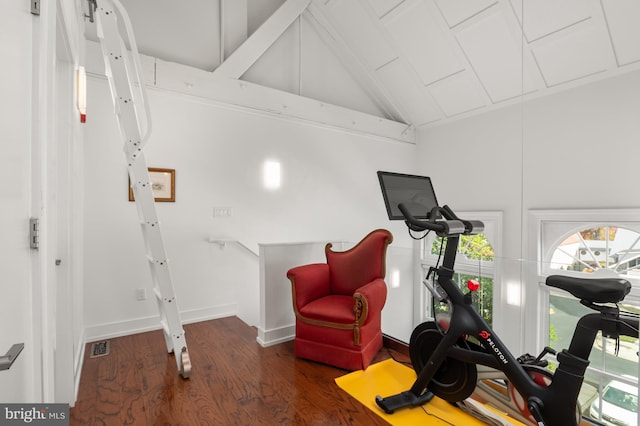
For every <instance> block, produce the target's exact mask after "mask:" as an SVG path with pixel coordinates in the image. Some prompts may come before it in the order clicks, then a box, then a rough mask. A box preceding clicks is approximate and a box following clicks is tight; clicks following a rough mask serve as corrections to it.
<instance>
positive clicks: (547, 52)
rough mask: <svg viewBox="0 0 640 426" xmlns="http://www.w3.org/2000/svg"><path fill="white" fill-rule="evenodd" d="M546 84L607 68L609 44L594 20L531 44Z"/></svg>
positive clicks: (562, 81)
mask: <svg viewBox="0 0 640 426" xmlns="http://www.w3.org/2000/svg"><path fill="white" fill-rule="evenodd" d="M531 49H532V51H533V54H534V55H535V58H536V60H537V62H538V65H539V66H540V70H541V71H542V74H543V76H544V79H545V81H546V83H547V85H548V86H555V85H557V84H560V83H564V82H569V81H572V80H576V79H578V78H581V77H586V76H589V75H592V74H595V73H598V72H602V71H605V70H607V69H608V67H609V63H610V55H611V50H610V44H609V42H608V40H605V39H604V38H603V37H602V34H601V31H600V28H599V27H598V26H597V25H595V23H594V22H593V20H588V21H584V22H583V23H581V24H579V25H574V26H572V27H571V28H568V29H565V30H563V31H562V32H559V33H557V34H554V37H553V39H548V40H547V39H545V40H542V41H541V42H538V43H535V44H532V45H531Z"/></svg>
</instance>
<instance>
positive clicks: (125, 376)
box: [70, 317, 390, 426]
mask: <svg viewBox="0 0 640 426" xmlns="http://www.w3.org/2000/svg"><path fill="white" fill-rule="evenodd" d="M184 329H185V334H186V338H187V342H188V344H189V356H190V359H191V363H192V365H193V367H192V371H191V377H190V378H189V379H183V378H182V377H181V376H180V375H179V374H178V372H177V369H176V364H175V359H174V358H173V354H167V351H166V345H165V343H164V336H163V333H162V331H152V332H148V333H141V334H136V335H132V336H124V337H119V338H115V339H112V340H111V341H110V342H111V354H109V355H107V356H104V357H100V358H89V357H86V358H85V362H84V366H83V371H82V376H81V381H80V389H79V395H78V401H77V402H76V406H75V407H73V408H72V409H71V412H70V417H71V420H70V424H71V425H128V424H131V425H145V424H146V425H153V426H156V425H187V426H190V425H250V426H253V425H258V426H259V425H274V424H284V425H310V426H311V425H313V426H316V425H332V426H333V425H386V424H387V423H386V422H385V421H384V420H382V419H381V418H380V417H378V416H377V415H376V414H375V413H373V412H371V411H369V410H368V409H367V408H365V407H364V406H362V405H361V404H360V403H359V402H358V401H356V400H355V399H354V398H351V397H350V396H349V395H348V394H347V393H346V392H344V391H343V390H341V389H340V388H339V387H338V386H337V385H336V384H335V381H334V379H335V378H337V377H339V376H342V375H343V374H346V373H347V371H345V370H342V369H338V368H334V367H330V366H327V365H323V364H319V363H315V362H311V361H307V360H303V359H299V358H296V357H295V356H294V354H293V342H285V343H282V344H278V345H274V346H271V347H268V348H263V347H261V346H260V345H259V344H258V343H257V341H256V336H257V332H256V329H255V328H253V327H249V326H247V325H246V324H245V323H243V322H242V321H241V320H240V319H238V318H236V317H228V318H221V319H216V320H212V321H204V322H200V323H195V324H188V325H185V326H184ZM87 352H88V351H87ZM389 356H390V355H389V353H388V350H386V349H383V350H382V351H380V353H379V354H378V356H377V358H376V360H374V361H381V360H383V359H386V358H388V357H389Z"/></svg>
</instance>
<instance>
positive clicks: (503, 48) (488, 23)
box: [457, 9, 533, 103]
mask: <svg viewBox="0 0 640 426" xmlns="http://www.w3.org/2000/svg"><path fill="white" fill-rule="evenodd" d="M485 15H486V16H484V17H483V19H480V20H478V21H476V22H474V24H473V25H469V26H467V27H466V28H465V29H463V30H461V31H460V32H459V33H458V35H457V39H458V41H459V42H460V46H461V47H462V50H463V51H464V53H465V55H466V56H467V58H468V59H469V62H470V63H471V65H472V67H473V70H474V71H475V73H476V74H477V75H478V78H479V79H480V81H481V82H482V85H483V87H484V89H485V90H486V91H487V93H488V94H489V97H490V98H491V100H492V101H493V102H494V103H495V102H499V101H502V100H506V99H510V98H513V97H515V96H519V95H521V94H522V93H523V90H524V92H525V93H526V92H530V91H532V90H533V83H532V82H531V80H530V79H529V80H528V81H525V85H523V72H522V64H523V61H522V48H521V46H520V45H519V44H518V43H517V42H518V40H514V38H513V36H512V33H511V32H510V30H509V28H508V25H507V22H506V21H505V18H504V16H503V14H502V13H501V10H500V9H495V11H493V13H489V14H485Z"/></svg>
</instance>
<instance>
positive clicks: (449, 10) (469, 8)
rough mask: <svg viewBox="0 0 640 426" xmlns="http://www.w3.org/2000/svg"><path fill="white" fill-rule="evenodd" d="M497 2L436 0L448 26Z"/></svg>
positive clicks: (489, 0)
mask: <svg viewBox="0 0 640 426" xmlns="http://www.w3.org/2000/svg"><path fill="white" fill-rule="evenodd" d="M496 3H498V2H497V1H496V0H458V1H451V0H436V4H437V5H438V8H439V9H440V12H441V13H442V15H443V16H444V18H445V19H446V21H447V24H449V27H450V28H453V27H455V26H456V25H458V24H459V23H461V22H463V21H465V20H467V19H469V18H471V17H472V16H474V15H476V14H478V13H480V12H482V11H483V10H485V9H487V8H489V7H491V6H493V5H495V4H496Z"/></svg>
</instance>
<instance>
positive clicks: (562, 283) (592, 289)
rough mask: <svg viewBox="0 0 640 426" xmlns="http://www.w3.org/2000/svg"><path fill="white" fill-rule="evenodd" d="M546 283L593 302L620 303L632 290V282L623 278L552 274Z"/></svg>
mask: <svg viewBox="0 0 640 426" xmlns="http://www.w3.org/2000/svg"><path fill="white" fill-rule="evenodd" d="M546 284H547V285H548V286H550V287H556V288H560V289H562V290H566V291H568V292H569V293H571V294H572V295H574V296H575V297H577V298H578V299H580V300H585V301H587V302H593V303H618V302H620V301H621V300H623V299H624V298H625V296H626V295H627V294H629V292H630V291H631V283H629V281H627V280H624V279H622V278H576V277H566V276H564V275H550V276H548V277H547V281H546Z"/></svg>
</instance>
